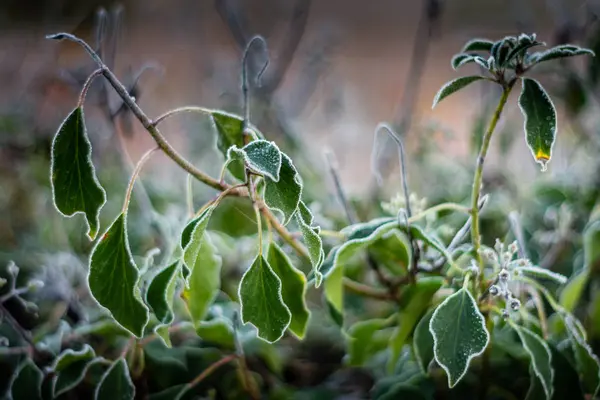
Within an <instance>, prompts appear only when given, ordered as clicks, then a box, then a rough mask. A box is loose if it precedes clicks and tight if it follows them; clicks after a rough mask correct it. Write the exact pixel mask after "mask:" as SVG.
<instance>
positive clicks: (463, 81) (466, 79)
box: [431, 76, 486, 108]
mask: <svg viewBox="0 0 600 400" xmlns="http://www.w3.org/2000/svg"><path fill="white" fill-rule="evenodd" d="M482 79H486V78H484V77H483V76H463V77H461V78H457V79H454V80H451V81H450V82H447V83H446V84H445V85H444V86H442V88H441V89H440V90H439V91H438V92H437V94H436V95H435V97H434V98H433V104H432V106H431V108H435V106H436V105H437V104H438V103H439V102H440V101H442V100H444V99H445V98H446V97H448V96H450V95H451V94H453V93H455V92H457V91H459V90H460V89H462V88H464V87H465V86H467V85H469V84H471V83H473V82H475V81H480V80H482Z"/></svg>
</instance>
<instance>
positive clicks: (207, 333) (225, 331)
mask: <svg viewBox="0 0 600 400" xmlns="http://www.w3.org/2000/svg"><path fill="white" fill-rule="evenodd" d="M196 333H197V334H198V336H200V338H202V340H206V341H207V342H209V343H214V344H217V345H219V346H223V347H225V348H229V349H232V348H234V334H233V326H232V324H231V322H230V321H228V320H226V319H225V318H215V319H211V320H210V321H202V322H201V323H200V324H198V325H197V326H196Z"/></svg>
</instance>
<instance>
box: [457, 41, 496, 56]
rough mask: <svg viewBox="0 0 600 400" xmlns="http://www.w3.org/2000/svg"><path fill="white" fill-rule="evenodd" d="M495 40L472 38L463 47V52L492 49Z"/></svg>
mask: <svg viewBox="0 0 600 400" xmlns="http://www.w3.org/2000/svg"><path fill="white" fill-rule="evenodd" d="M493 44H494V42H492V41H491V40H487V39H472V40H469V41H468V42H467V44H465V46H464V47H463V49H462V52H463V53H464V52H467V51H488V52H489V51H491V50H492V46H493Z"/></svg>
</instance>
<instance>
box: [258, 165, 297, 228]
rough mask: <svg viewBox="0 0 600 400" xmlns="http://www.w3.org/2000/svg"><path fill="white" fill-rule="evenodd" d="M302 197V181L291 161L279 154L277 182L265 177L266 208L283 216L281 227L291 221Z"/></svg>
mask: <svg viewBox="0 0 600 400" xmlns="http://www.w3.org/2000/svg"><path fill="white" fill-rule="evenodd" d="M301 197H302V180H301V179H300V175H299V174H298V171H296V167H294V164H293V163H292V160H291V159H290V158H289V157H288V156H287V155H286V154H284V153H281V169H280V170H279V180H278V181H277V182H275V181H274V180H272V179H270V178H269V177H265V194H264V200H265V204H266V205H267V207H269V208H270V209H271V210H276V211H278V212H280V213H281V214H283V225H284V226H285V225H287V224H288V222H290V221H291V219H292V216H293V215H294V213H295V212H296V210H297V209H298V204H299V203H300V198H301Z"/></svg>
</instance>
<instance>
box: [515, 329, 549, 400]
mask: <svg viewBox="0 0 600 400" xmlns="http://www.w3.org/2000/svg"><path fill="white" fill-rule="evenodd" d="M513 328H514V329H515V330H516V331H517V334H518V335H519V338H520V339H521V343H522V344H523V347H524V348H525V350H526V351H527V353H528V354H529V356H530V357H531V365H532V367H533V371H534V372H535V375H536V376H537V377H538V378H539V379H540V381H541V383H542V385H543V387H544V393H546V399H548V400H549V399H551V398H552V392H553V391H554V389H553V382H554V369H553V368H552V353H551V352H550V348H549V347H548V345H547V344H546V342H545V341H544V339H542V338H541V337H539V336H538V335H537V334H535V333H534V332H532V331H530V330H529V329H527V328H525V327H522V326H518V325H516V324H513Z"/></svg>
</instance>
